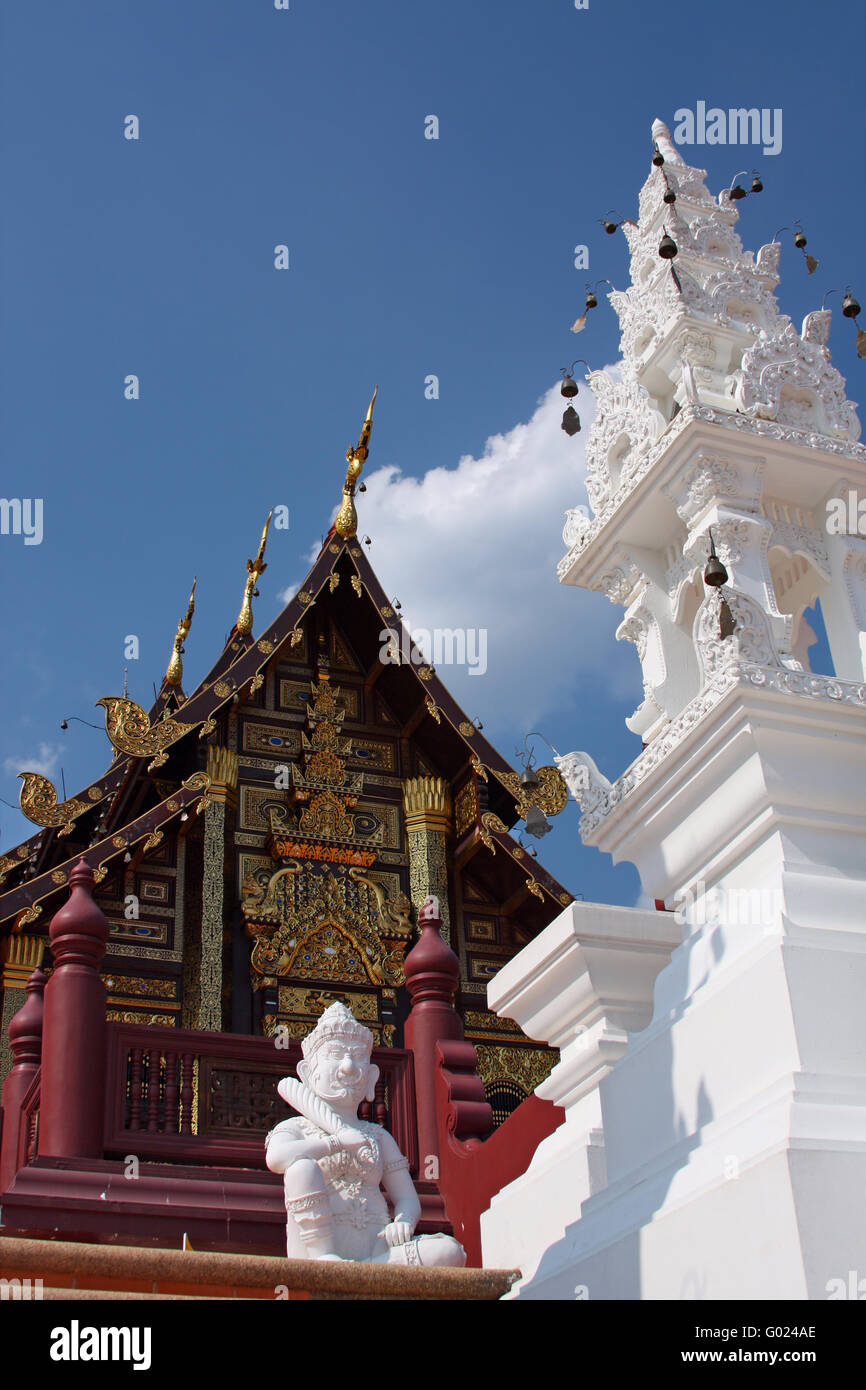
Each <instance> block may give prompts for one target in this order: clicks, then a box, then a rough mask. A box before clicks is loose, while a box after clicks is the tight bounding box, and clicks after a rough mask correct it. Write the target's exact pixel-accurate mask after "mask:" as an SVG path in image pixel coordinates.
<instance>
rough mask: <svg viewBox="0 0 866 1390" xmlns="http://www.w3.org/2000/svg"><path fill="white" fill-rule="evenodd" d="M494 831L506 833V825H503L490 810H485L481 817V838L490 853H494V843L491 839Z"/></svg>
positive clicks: (500, 833)
mask: <svg viewBox="0 0 866 1390" xmlns="http://www.w3.org/2000/svg"><path fill="white" fill-rule="evenodd" d="M494 832H495V833H496V834H497V835H507V834H508V826H507V825H505V824H504V823H503V822H502V821H501V820H500V819H499V817H498V816H497V815H494V813H493V812H492V811H485V812H484V814H483V815H482V817H481V840H482V843H483V844H484V845H486V847H487V848H488V849H489V850H490V852H491V854H495V853H496V844H495V841H494V839H493V834H494Z"/></svg>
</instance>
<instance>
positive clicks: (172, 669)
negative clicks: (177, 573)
mask: <svg viewBox="0 0 866 1390" xmlns="http://www.w3.org/2000/svg"><path fill="white" fill-rule="evenodd" d="M197 583H198V575H194V576H193V581H192V589H191V590H190V595H189V603H188V604H187V609H186V614H185V615H184V617H182V618H180V619H179V620H178V624H177V632H176V634H175V638H174V646H173V648H172V652H171V656H170V658H169V662H168V665H167V667H166V668H165V683H166V685H170V686H172V687H173V688H176V687H177V686H179V685H180V683H181V681H182V680H183V660H182V657H183V650H184V647H183V644H184V642H185V641H186V639H187V637H188V636H189V630H190V628H191V627H192V615H193V613H194V612H195V586H196V584H197Z"/></svg>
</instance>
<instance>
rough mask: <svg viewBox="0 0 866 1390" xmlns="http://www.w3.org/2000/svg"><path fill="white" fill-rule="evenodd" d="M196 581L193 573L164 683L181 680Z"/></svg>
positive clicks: (176, 683)
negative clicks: (187, 601)
mask: <svg viewBox="0 0 866 1390" xmlns="http://www.w3.org/2000/svg"><path fill="white" fill-rule="evenodd" d="M197 583H198V575H195V576H194V577H193V581H192V588H191V590H190V594H189V605H188V607H187V610H186V617H184V618H181V619H180V621H179V622H178V625H177V632H176V633H175V638H174V647H173V649H172V653H171V657H170V659H169V663H168V665H167V666H166V668H165V684H166V685H171V686H178V685H180V683H181V681H182V680H183V661H182V660H181V656H182V654H183V644H184V642H185V641H186V638H187V635H188V633H189V630H190V628H191V627H192V615H193V613H194V612H195V586H196V584H197ZM124 693H125V678H124Z"/></svg>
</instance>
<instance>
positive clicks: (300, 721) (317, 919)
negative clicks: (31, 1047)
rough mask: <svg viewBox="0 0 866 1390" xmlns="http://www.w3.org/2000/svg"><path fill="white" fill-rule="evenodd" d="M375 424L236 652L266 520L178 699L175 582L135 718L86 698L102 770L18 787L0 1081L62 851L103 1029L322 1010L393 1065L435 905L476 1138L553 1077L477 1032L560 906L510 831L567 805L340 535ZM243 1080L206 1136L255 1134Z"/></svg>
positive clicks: (350, 516) (183, 1025)
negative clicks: (99, 933)
mask: <svg viewBox="0 0 866 1390" xmlns="http://www.w3.org/2000/svg"><path fill="white" fill-rule="evenodd" d="M371 428H372V403H371V408H370V412H368V417H367V420H366V421H365V424H364V430H363V433H362V437H361V442H360V443H359V445H358V447H357V448H356V449H355V450H350V452H349V455H348V456H347V457H348V460H349V469H348V474H347V479H346V485H345V488H344V495H343V505H342V507H341V509H340V514H339V515H338V517H337V521H336V523H335V526H334V527H333V528H332V530H331V533H330V534H329V536H328V538H327V540H326V542H325V544H324V546H323V548H322V550H321V553H320V554H319V556H318V557H317V559H316V561H315V563H314V564H313V566H312V568H311V569H310V571H309V573H308V574H307V575H306V577H305V579H304V581H303V583H302V585H301V586H300V589H299V591H298V593H297V594H296V595H295V597H294V598H293V599H292V600H291V602H290V603H289V604H288V605H287V606H286V608H285V609H284V610H283V612H282V613H281V614H280V615H279V617H278V618H276V620H275V621H274V622H272V623H271V624H270V625H269V626H268V627H267V628H266V629H265V630H264V631H263V632H261V633H260V634H258V635H254V633H253V612H252V601H253V597H254V595H255V593H256V592H257V589H256V585H257V583H258V581H259V578H260V576H261V575H262V573H263V572H264V570H265V568H266V562H265V550H266V543H267V532H268V527H267V525H266V526H265V529H264V532H263V534H262V538H261V543H260V546H259V550H258V553H257V555H256V557H255V559H251V560H249V561H248V562H247V573H246V577H245V580H244V588H243V599H242V605H241V609H240V612H239V614H238V617H237V621H236V623H235V625H234V627H233V629H232V631H231V634H230V636H229V639H228V642H227V644H226V646H225V649H224V650H223V651H222V652H221V653H220V654H219V655H218V657H217V659H216V661H215V662H214V664H213V666H212V667H211V669H210V671H209V672H208V674H207V675H206V676H205V678H204V680H202V681H201V682H200V684H199V685H198V686H196V688H195V689H193V690H192V691H190V692H189V693H187V692H186V691H185V689H184V685H183V651H184V642H185V641H187V640H188V637H189V632H190V628H191V625H192V622H193V614H194V608H195V597H194V595H195V590H194V589H193V593H192V594H191V595H190V600H189V605H188V608H187V612H186V614H185V615H184V616H183V617H182V618H181V620H180V622H179V623H178V629H177V636H176V638H175V640H174V644H173V648H172V652H171V659H170V662H169V665H168V668H167V670H166V673H165V678H164V680H163V683H162V687H161V689H160V692H159V695H158V697H157V699H156V701H155V704H154V706H153V708H152V709H151V710H150V711H145V710H144V709H142V708H141V707H140V706H138V705H137V704H135V703H134V702H133V701H131V700H129V699H128V698H126V697H125V696H115V697H106V698H105V699H104V700H103V701H101V702H100V703H101V704H102V706H103V708H104V710H105V719H106V732H107V734H108V738H109V740H110V741H111V744H112V752H113V758H112V760H111V762H110V764H109V766H108V767H107V768H106V770H105V771H104V773H102V775H100V776H99V777H96V778H94V780H93V781H92V782H91V784H90V785H89V786H87V787H85V788H83V789H82V790H81V791H80V792H78V793H76V795H75V796H73V797H70V798H69V799H67V800H66V801H64V802H62V803H60V804H58V801H57V795H56V792H55V789H54V787H53V786H52V784H51V783H50V782H49V781H48V779H47V778H45V777H43V776H41V775H39V774H36V773H32V772H28V771H27V770H26V769H23V770H22V790H21V807H22V810H23V812H24V814H25V815H26V816H28V817H29V818H30V819H31V820H32V821H33V822H34V825H35V827H36V828H35V832H34V834H33V836H32V837H31V838H30V839H28V840H27V841H25V842H24V843H23V844H21V845H18V846H16V847H15V848H13V849H11V850H9V851H7V852H6V853H5V854H4V855H3V857H2V860H0V876H2V877H0V921H2V927H0V930H2V941H3V959H4V966H3V1014H2V1042H0V1048H2V1051H0V1060H2V1076H4V1077H5V1075H6V1074H7V1072H8V1070H9V1066H10V1061H11V1053H10V1048H9V1040H8V1026H9V1023H10V1020H11V1019H12V1017H13V1015H14V1014H15V1013H16V1011H17V1010H18V1009H19V1008H20V1006H21V1005H22V1003H23V1002H24V997H25V994H24V988H25V982H26V979H27V976H28V975H29V973H30V972H31V971H32V970H33V968H34V967H35V966H38V965H39V964H40V963H42V961H43V952H44V948H45V945H46V934H47V930H48V925H49V923H50V921H51V919H52V915H53V914H54V912H55V911H56V910H57V909H58V908H59V907H60V906H61V904H62V903H63V902H64V901H65V899H66V896H67V893H68V884H69V875H70V871H71V869H72V867H73V865H74V864H75V863H76V862H77V861H79V860H80V859H82V858H83V859H84V861H85V862H86V863H87V865H88V866H89V867H90V868H91V869H92V871H93V873H94V877H95V887H94V896H95V901H96V903H97V905H98V906H99V907H100V908H101V910H102V911H103V913H104V914H105V917H106V919H107V921H108V928H109V938H108V943H107V949H106V954H105V957H104V959H103V961H102V963H101V965H100V971H101V976H102V979H103V981H104V984H105V988H106V992H107V1010H108V1012H107V1017H108V1020H109V1022H116V1023H120V1024H125V1025H133V1026H135V1025H157V1026H159V1027H161V1028H177V1029H182V1030H205V1031H209V1032H220V1033H225V1034H235V1035H238V1034H240V1035H246V1036H248V1037H250V1036H251V1037H262V1036H264V1037H268V1038H272V1039H273V1040H274V1042H275V1044H277V1045H279V1044H280V1042H281V1041H287V1040H290V1039H298V1038H301V1037H303V1036H304V1035H305V1034H306V1033H307V1032H308V1031H309V1030H310V1028H312V1027H313V1026H314V1024H315V1022H316V1019H317V1018H318V1017H319V1015H320V1014H321V1013H322V1011H323V1009H325V1008H326V1007H327V1006H328V1005H329V1004H331V1003H333V1002H334V1000H337V999H339V1000H341V1001H342V1002H343V1003H344V1004H346V1005H347V1006H348V1007H349V1008H350V1009H351V1010H352V1012H353V1013H354V1015H355V1017H356V1018H358V1019H359V1020H361V1021H363V1022H364V1023H365V1024H366V1026H367V1027H369V1028H370V1030H371V1031H372V1032H373V1035H374V1037H375V1040H376V1043H377V1045H379V1046H381V1047H384V1048H390V1047H396V1048H402V1046H403V1043H404V1023H405V1020H406V1016H407V1013H408V1009H409V998H408V994H407V991H406V988H405V981H404V975H403V962H404V957H405V953H406V951H407V949H408V948H409V947H410V945H411V942H412V939H413V931H414V927H413V923H414V921H415V918H416V915H417V911H418V909H419V907H420V906H421V904H422V903H423V902H424V900H425V898H426V897H427V895H428V894H434V895H436V896H437V897H438V899H439V903H440V905H441V913H442V932H443V937H444V939H445V940H446V941H448V942H449V943H450V945H451V947H453V950H454V952H455V954H456V956H457V958H458V960H459V970H460V974H459V989H458V995H457V1000H456V1007H457V1010H458V1012H459V1015H460V1018H461V1019H462V1023H463V1027H464V1030H465V1034H466V1037H467V1038H470V1039H472V1041H473V1042H474V1043H475V1044H476V1046H477V1053H478V1062H479V1067H480V1074H481V1076H482V1078H483V1081H484V1085H485V1088H486V1093H487V1096H488V1099H489V1101H490V1103H491V1105H492V1106H493V1110H494V1114H495V1116H496V1118H497V1120H502V1119H503V1118H504V1117H505V1116H506V1115H507V1114H508V1113H509V1112H510V1111H511V1110H512V1109H514V1107H515V1106H516V1105H518V1104H519V1103H520V1101H521V1100H522V1099H523V1098H524V1097H525V1096H527V1095H528V1094H530V1093H531V1091H532V1090H533V1088H534V1086H535V1085H536V1084H537V1083H538V1082H539V1081H540V1080H541V1079H542V1078H543V1077H544V1076H545V1075H546V1074H547V1072H548V1071H549V1069H550V1066H551V1065H552V1062H553V1061H554V1055H553V1054H552V1053H551V1051H550V1050H549V1049H547V1048H543V1047H538V1046H537V1045H535V1044H533V1043H531V1042H530V1040H529V1039H527V1038H526V1037H525V1036H524V1035H523V1034H522V1033H521V1031H520V1029H519V1028H517V1027H516V1026H513V1025H509V1024H507V1023H506V1024H503V1023H502V1022H501V1021H500V1020H499V1019H497V1018H496V1016H495V1015H494V1014H491V1012H490V1011H489V1010H488V1008H487V1004H486V988H487V983H488V981H489V980H490V979H491V978H492V976H493V975H494V974H495V973H496V972H497V970H498V969H499V968H500V966H501V965H502V964H503V962H504V961H506V960H508V959H510V957H511V956H513V955H514V953H515V952H516V951H517V950H519V949H520V947H521V946H522V945H524V944H525V943H526V942H527V941H529V940H530V939H531V938H532V937H533V936H535V935H536V934H537V933H538V932H539V931H540V930H541V929H542V928H543V927H544V926H546V925H547V923H548V922H549V921H550V920H551V919H552V918H553V917H554V916H555V915H556V913H557V912H558V911H560V910H561V909H562V907H563V906H564V905H565V904H567V903H569V902H570V901H571V895H570V894H569V893H568V892H567V891H566V890H565V889H564V888H563V887H562V885H561V884H559V883H558V882H556V881H555V880H554V879H553V878H552V877H551V876H550V875H549V874H547V873H546V872H545V871H544V870H543V869H542V868H541V867H540V865H539V864H538V863H537V861H536V860H535V859H534V858H533V857H531V856H530V855H529V854H528V853H527V852H526V851H525V850H524V848H523V847H522V846H521V845H520V844H519V843H518V841H517V839H515V838H512V836H511V835H510V834H509V829H510V828H512V827H514V826H515V824H516V823H517V822H518V821H519V820H520V818H521V816H525V815H526V814H527V812H528V810H529V808H530V806H531V805H536V806H539V807H540V808H541V809H542V810H543V811H544V812H546V813H547V814H549V815H553V814H556V813H557V812H558V811H560V810H562V808H563V807H564V805H565V804H566V800H567V791H566V788H565V786H564V783H563V782H562V779H561V777H560V776H559V774H558V773H557V772H556V770H555V769H554V768H547V769H544V768H542V769H540V770H539V772H540V775H541V781H540V784H539V786H538V788H537V790H535V791H534V792H533V793H532V795H531V798H530V795H529V794H528V793H527V792H526V791H524V790H523V789H522V788H521V785H520V782H519V779H518V776H517V774H516V772H515V771H514V770H513V769H512V768H511V767H509V765H508V764H507V763H506V762H505V761H504V760H503V759H502V758H501V757H500V755H499V754H498V753H497V752H496V750H495V749H493V748H492V747H491V746H490V744H489V743H488V742H487V740H486V739H485V738H484V737H483V736H482V734H481V732H480V730H479V728H478V727H476V725H475V724H474V723H473V722H471V721H470V720H469V719H468V718H467V716H466V715H465V713H464V712H463V711H462V710H461V709H460V708H459V707H458V706H457V704H456V703H455V701H454V700H453V699H452V698H451V696H450V695H449V693H448V691H447V690H446V689H445V686H444V685H443V684H442V682H441V680H440V678H439V676H438V674H437V673H436V671H435V670H434V669H433V667H432V666H430V665H429V664H427V663H426V662H425V661H424V659H423V658H422V656H421V654H420V652H418V651H417V650H415V649H414V648H411V644H410V642H409V639H408V636H407V635H406V634H405V633H403V632H402V629H401V625H400V622H399V616H398V614H396V613H395V611H394V609H393V607H392V605H391V603H390V602H389V600H388V597H387V595H386V594H385V593H384V591H383V590H382V588H381V586H380V584H379V582H378V580H377V578H376V576H375V574H374V572H373V570H372V568H371V566H370V563H369V561H368V559H367V557H366V555H365V553H364V552H363V550H362V548H361V546H360V545H359V543H358V540H357V538H356V516H355V511H354V501H353V497H354V489H355V482H356V479H357V476H358V474H359V473H360V469H361V466H362V464H363V461H364V459H365V458H366V456H367V449H368V445H369V439H370V431H371ZM269 520H270V518H269ZM389 632H390V633H392V634H393V633H397V634H399V636H400V640H399V641H396V642H395V641H394V640H393V638H392V637H388V636H387V634H388V633H389ZM383 634H384V635H385V642H384V645H383ZM398 648H399V649H400V650H398ZM410 649H411V659H406V653H408V652H409V651H410ZM401 651H402V652H403V657H402V659H401V655H400V652H401ZM247 1079H248V1078H246V1077H245V1074H243V1073H242V1072H238V1073H237V1074H233V1075H232V1077H231V1078H230V1079H229V1080H228V1081H227V1084H226V1086H225V1088H224V1090H223V1092H222V1093H221V1094H220V1097H219V1109H220V1115H219V1118H220V1120H221V1123H222V1124H223V1125H224V1126H232V1125H236V1126H237V1125H240V1126H243V1125H249V1124H251V1123H255V1122H257V1120H256V1116H257V1114H258V1110H259V1109H260V1108H261V1106H262V1104H263V1101H262V1098H261V1096H260V1095H258V1094H257V1093H256V1092H255V1088H254V1089H253V1091H252V1092H251V1091H250V1089H249V1087H248V1086H247ZM270 1103H271V1104H274V1103H276V1102H275V1100H274V1098H273V1097H271V1102H270ZM259 1118H260V1117H259Z"/></svg>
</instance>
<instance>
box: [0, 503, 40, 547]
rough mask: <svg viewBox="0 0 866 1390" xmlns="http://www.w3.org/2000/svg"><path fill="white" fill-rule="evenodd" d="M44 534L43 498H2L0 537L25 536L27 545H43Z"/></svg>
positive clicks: (0, 504) (0, 505)
mask: <svg viewBox="0 0 866 1390" xmlns="http://www.w3.org/2000/svg"><path fill="white" fill-rule="evenodd" d="M42 534H43V532H42V498H41V497H0V536H23V537H24V544H25V545H41V544H42Z"/></svg>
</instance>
